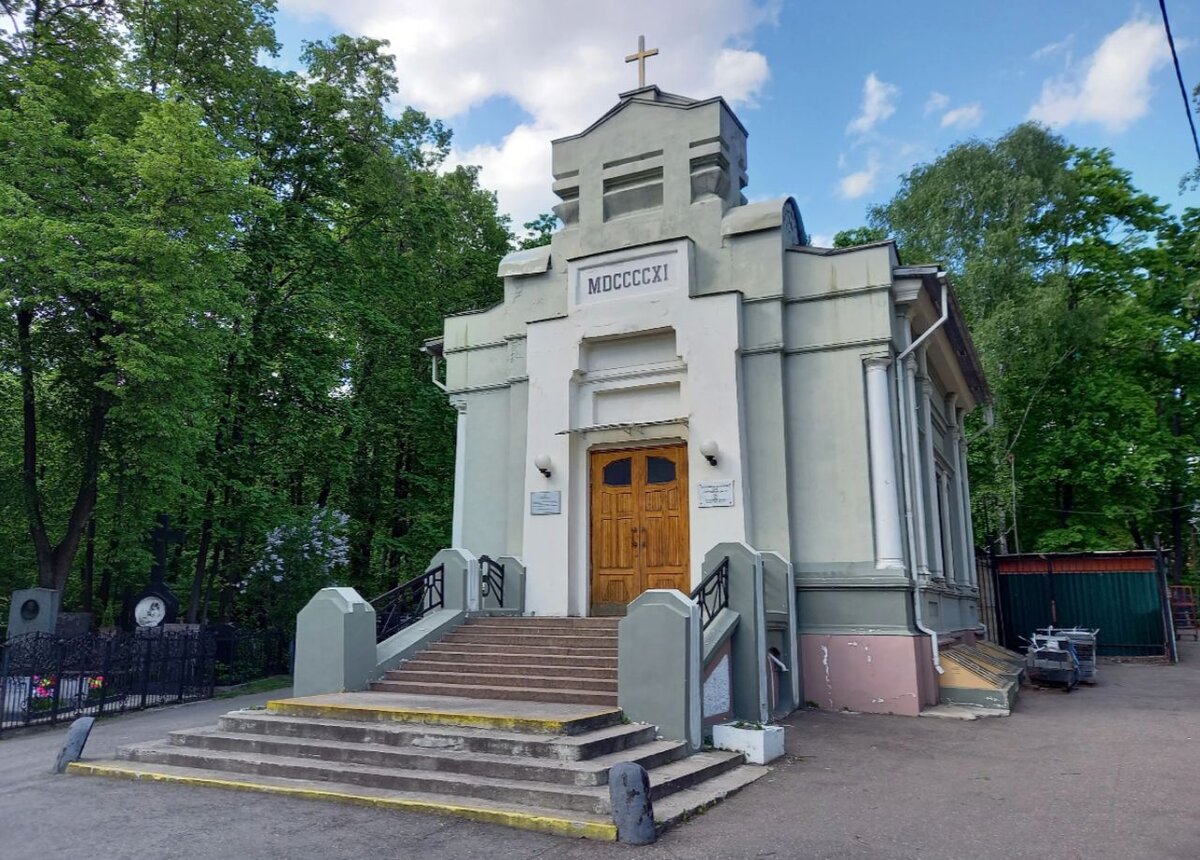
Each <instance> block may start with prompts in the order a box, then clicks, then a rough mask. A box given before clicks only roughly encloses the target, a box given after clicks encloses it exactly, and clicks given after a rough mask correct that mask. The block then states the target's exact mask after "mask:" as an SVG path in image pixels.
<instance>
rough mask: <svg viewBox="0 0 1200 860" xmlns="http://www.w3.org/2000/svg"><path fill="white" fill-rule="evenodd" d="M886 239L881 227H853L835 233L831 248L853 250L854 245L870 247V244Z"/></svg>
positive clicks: (885, 233)
mask: <svg viewBox="0 0 1200 860" xmlns="http://www.w3.org/2000/svg"><path fill="white" fill-rule="evenodd" d="M887 237H888V236H887V230H884V229H883V228H881V227H853V228H851V229H849V230H839V231H838V232H837V233H835V234H834V237H833V247H835V248H853V247H855V246H856V245H870V244H871V243H872V242H882V241H883V240H884V239H886V238H887Z"/></svg>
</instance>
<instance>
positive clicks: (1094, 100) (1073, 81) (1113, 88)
mask: <svg viewBox="0 0 1200 860" xmlns="http://www.w3.org/2000/svg"><path fill="white" fill-rule="evenodd" d="M1170 61H1171V55H1170V52H1169V51H1168V49H1167V40H1166V37H1165V36H1164V35H1163V30H1162V27H1161V26H1160V25H1159V24H1157V23H1155V22H1154V21H1151V20H1149V19H1145V20H1142V19H1135V20H1133V21H1129V22H1127V23H1125V24H1123V25H1121V26H1120V27H1118V28H1117V29H1116V30H1114V31H1113V32H1111V33H1109V34H1108V35H1107V36H1105V37H1104V41H1103V42H1101V43H1100V47H1099V48H1097V49H1096V52H1095V53H1094V54H1092V55H1091V56H1090V57H1088V58H1087V59H1086V60H1084V61H1083V63H1082V64H1081V67H1079V68H1075V69H1073V70H1069V71H1068V72H1067V74H1065V75H1062V76H1059V77H1056V78H1052V79H1050V80H1047V81H1045V82H1044V83H1043V84H1042V94H1041V97H1040V98H1039V99H1038V101H1037V103H1036V104H1035V105H1034V106H1033V107H1032V108H1030V109H1029V118H1030V119H1035V120H1038V121H1039V122H1044V123H1046V124H1047V125H1049V126H1053V127H1059V126H1065V125H1070V124H1072V123H1079V122H1093V123H1098V124H1099V125H1102V126H1104V128H1106V129H1108V130H1109V131H1114V132H1118V131H1123V130H1125V129H1126V128H1128V127H1129V125H1130V124H1131V123H1132V122H1133V121H1134V120H1136V119H1139V118H1140V117H1142V116H1144V115H1145V114H1146V113H1147V112H1148V111H1149V109H1150V95H1151V90H1152V87H1151V86H1150V77H1151V75H1153V74H1154V72H1156V71H1157V70H1158V69H1160V68H1162V67H1163V66H1165V65H1166V64H1167V63H1169V62H1170Z"/></svg>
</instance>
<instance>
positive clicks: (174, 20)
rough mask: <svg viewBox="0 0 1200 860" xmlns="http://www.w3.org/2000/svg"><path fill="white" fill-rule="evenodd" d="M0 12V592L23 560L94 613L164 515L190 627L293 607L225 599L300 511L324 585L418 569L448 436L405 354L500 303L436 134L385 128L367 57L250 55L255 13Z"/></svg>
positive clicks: (430, 531)
mask: <svg viewBox="0 0 1200 860" xmlns="http://www.w3.org/2000/svg"><path fill="white" fill-rule="evenodd" d="M5 8H6V11H9V12H11V13H12V20H13V21H15V22H17V24H18V25H17V26H15V27H14V28H13V29H12V30H10V31H6V32H5V33H4V34H3V35H2V36H0V54H2V56H0V60H3V63H2V64H0V70H2V71H3V74H4V75H5V78H6V83H7V84H9V86H8V87H6V88H5V90H4V93H3V94H0V171H2V175H0V242H3V247H4V248H5V253H4V255H3V256H2V257H0V275H3V281H2V286H0V289H3V290H4V291H5V295H4V298H5V299H6V301H5V303H4V306H5V307H6V308H8V309H9V311H8V315H6V316H5V317H3V318H0V361H2V363H0V367H3V368H4V371H3V372H0V386H2V392H0V393H3V394H8V395H11V397H8V398H4V399H3V400H0V438H3V440H4V441H5V443H6V444H5V445H2V446H0V488H3V489H5V490H8V491H9V492H7V493H5V494H4V495H3V496H2V497H0V512H2V513H3V514H4V516H3V517H0V557H2V558H4V559H5V560H6V563H5V564H4V565H3V566H0V588H4V587H11V586H15V585H18V584H19V585H24V584H26V583H27V580H26V578H25V577H26V576H27V573H26V571H29V570H30V569H31V568H32V569H36V570H37V571H38V578H39V581H40V582H41V583H42V584H44V585H51V586H53V587H57V588H60V589H65V591H66V600H67V602H68V604H69V603H71V602H75V603H77V604H80V605H82V606H83V607H84V608H92V604H93V600H94V601H95V603H96V604H97V606H96V608H97V609H98V610H100V611H103V610H104V609H106V608H109V609H111V606H112V603H113V601H114V600H115V599H116V598H117V596H118V595H119V594H120V593H121V592H122V590H124V589H125V588H126V587H128V586H132V585H136V584H138V583H139V582H141V581H143V580H144V577H145V571H146V567H147V560H148V559H147V553H146V549H145V546H144V539H143V536H144V535H145V533H146V531H147V530H148V529H149V528H150V527H151V526H152V525H153V522H154V517H155V515H156V514H157V513H160V512H166V513H170V514H171V515H172V517H173V518H174V519H175V521H176V522H177V523H178V524H179V525H181V526H183V528H184V530H185V533H186V535H187V538H186V541H185V542H184V543H183V544H181V545H179V546H178V547H177V549H176V552H175V553H174V555H173V556H172V557H171V559H170V560H169V581H170V582H171V584H172V585H173V587H175V589H176V591H177V593H181V594H186V595H188V601H187V603H188V609H187V615H188V618H189V620H202V619H204V618H206V617H211V615H212V614H214V613H215V614H219V615H221V616H222V617H233V618H237V619H240V620H242V621H244V622H247V623H266V622H269V621H272V620H275V621H278V620H279V619H280V618H284V617H286V616H288V614H289V612H290V610H289V609H288V607H289V606H290V605H291V603H290V601H294V600H295V599H297V598H296V596H295V595H294V594H291V595H290V596H288V597H287V599H286V600H284V599H276V598H275V597H272V599H271V601H269V603H270V604H271V605H270V606H269V607H268V606H264V605H263V601H261V600H259V599H258V597H256V596H255V595H256V594H258V595H261V594H272V593H273V592H271V591H270V589H267V590H262V589H257V586H256V589H251V590H250V592H248V593H247V594H242V593H241V591H240V589H239V583H241V582H243V581H246V580H247V578H248V577H250V573H251V571H254V570H258V571H262V570H264V569H265V567H264V566H263V564H262V561H263V558H264V553H265V552H267V551H268V550H269V547H270V545H271V541H272V540H275V541H276V543H278V539H279V536H280V535H291V534H296V533H297V532H296V529H298V528H300V527H301V526H303V525H304V524H305V523H312V522H313V521H314V517H317V518H318V519H319V518H320V517H321V516H324V515H323V514H322V513H321V512H323V511H329V512H332V511H344V512H345V513H346V514H347V515H348V518H347V520H346V522H345V523H344V529H343V526H342V525H339V527H338V528H339V534H341V532H342V531H344V533H345V534H344V537H345V539H346V541H347V559H346V560H347V562H348V564H347V565H341V564H339V565H337V566H336V567H337V572H336V573H335V574H332V575H336V576H338V577H339V578H341V579H342V580H343V581H347V582H349V583H351V584H354V585H356V586H358V587H360V588H362V589H364V590H365V591H367V592H368V593H370V592H371V590H372V589H374V588H381V587H382V584H383V583H384V582H387V583H389V584H391V583H394V582H395V581H397V580H403V579H407V578H408V577H410V576H412V575H414V574H417V573H420V572H421V570H422V569H423V567H424V565H425V563H426V562H427V561H428V559H429V558H430V557H431V556H432V555H433V553H434V552H435V551H436V550H437V549H439V548H440V547H441V546H443V545H444V544H445V542H446V540H447V538H448V533H449V527H448V524H449V508H448V506H449V500H448V494H447V493H446V492H445V490H444V488H445V487H446V486H447V485H448V484H449V483H450V482H451V478H452V472H453V469H452V460H453V445H454V423H453V411H452V410H451V409H449V407H448V405H447V404H446V402H445V399H444V395H443V394H442V393H441V392H440V391H438V390H437V389H436V388H435V387H434V386H432V385H431V384H430V383H429V381H428V373H429V369H428V365H427V364H426V363H425V360H424V359H423V358H422V357H421V356H420V355H419V353H418V347H419V346H420V344H421V342H422V340H423V339H425V338H427V337H430V336H432V335H435V334H437V333H438V332H439V330H440V327H441V321H442V318H443V317H444V316H445V315H446V314H447V313H452V312H456V311H461V310H465V309H467V308H470V307H476V306H480V305H484V304H489V303H491V302H493V301H495V300H496V298H497V297H498V296H499V294H500V293H499V290H500V285H499V282H498V280H497V278H496V275H495V272H496V264H497V262H498V260H499V258H500V257H501V256H502V255H503V254H504V253H505V252H506V250H507V249H508V247H509V244H510V241H511V237H510V235H509V233H508V230H507V222H506V220H505V219H504V218H502V217H500V216H499V215H498V214H497V212H496V202H495V197H494V195H492V194H490V193H488V192H485V191H483V190H482V189H480V187H479V184H478V175H477V172H476V171H475V170H473V169H470V168H461V167H460V168H457V169H455V170H452V171H447V170H445V169H444V167H443V165H444V160H445V158H446V155H447V153H448V151H449V142H450V133H449V131H448V130H447V129H445V128H444V127H443V126H442V125H441V124H440V123H437V122H435V121H432V120H430V119H429V118H427V117H425V116H424V115H423V114H421V113H419V112H417V111H413V110H406V111H403V112H401V113H399V114H397V115H394V114H392V113H390V112H389V110H388V104H389V100H390V99H391V98H392V97H393V96H394V95H395V92H396V77H395V74H396V72H395V66H394V62H393V59H392V58H391V57H390V56H389V55H388V54H387V52H386V44H385V43H382V42H379V41H377V40H371V39H354V38H350V37H346V36H337V37H334V38H333V39H330V40H329V41H328V42H319V43H312V44H310V45H307V46H306V48H305V51H304V55H303V62H304V64H305V72H304V74H298V73H293V72H284V71H279V70H277V69H274V68H271V67H269V66H266V65H263V64H262V63H261V62H260V55H261V54H262V53H263V52H268V53H269V52H271V51H273V50H274V48H275V40H274V34H273V32H272V29H271V22H270V16H271V12H272V10H273V4H271V3H269V2H254V0H213V2H212V3H206V4H203V5H202V6H198V7H197V6H195V5H194V4H193V5H190V6H189V5H188V4H184V3H181V2H179V0H148V2H139V3H137V4H134V3H118V4H115V5H113V4H101V3H99V2H96V3H94V4H89V3H84V4H79V3H66V2H39V3H36V4H25V3H20V2H17V3H14V2H11V0H10V2H9V3H7V4H6V7H5ZM14 452H15V453H14ZM314 508H315V512H314ZM339 522H340V521H339ZM81 550H82V551H81ZM76 571H78V573H79V575H78V576H74V575H73V573H75V572H76ZM293 573H294V574H295V575H294V576H291V575H289V577H288V579H287V581H288V582H289V583H293V584H294V583H301V584H303V583H307V582H308V581H309V577H307V575H306V574H304V572H303V571H299V570H297V571H293ZM273 575H274V574H272V576H273ZM93 577H95V581H96V582H97V583H98V587H97V588H95V589H93V585H94V582H93ZM259 579H261V577H260V578H259ZM271 581H272V582H273V580H271ZM301 587H303V586H301ZM272 607H273V608H272ZM281 607H282V609H281Z"/></svg>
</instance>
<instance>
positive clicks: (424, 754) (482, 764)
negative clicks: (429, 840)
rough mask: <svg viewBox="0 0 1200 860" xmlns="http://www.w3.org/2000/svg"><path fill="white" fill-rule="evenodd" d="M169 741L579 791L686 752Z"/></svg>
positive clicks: (193, 735) (680, 748)
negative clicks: (571, 756) (625, 765)
mask: <svg viewBox="0 0 1200 860" xmlns="http://www.w3.org/2000/svg"><path fill="white" fill-rule="evenodd" d="M168 741H169V742H170V743H171V744H172V745H174V746H179V747H188V748H193V749H205V750H222V751H226V752H236V753H249V754H254V755H272V756H283V757H285V758H303V759H317V760H319V761H322V762H327V763H350V764H362V765H368V766H371V767H381V768H401V769H406V770H415V771H436V772H438V773H457V774H468V775H474V776H487V777H497V778H500V779H513V780H520V781H532V782H548V783H555V784H559V785H583V786H589V785H590V786H597V785H608V771H609V768H611V767H612V766H613V765H614V764H617V763H618V762H623V761H634V762H637V763H638V764H640V765H641V766H642V767H644V768H646V769H648V770H649V769H651V768H654V767H658V766H659V765H663V764H667V763H669V762H672V761H676V760H678V759H680V758H682V757H683V756H684V755H685V754H686V753H687V748H686V746H685V745H684V744H683V743H680V742H678V741H658V740H653V741H650V742H649V743H645V744H642V745H640V746H638V747H636V748H634V749H630V750H621V751H618V752H613V753H608V754H605V755H603V756H597V757H595V758H591V759H587V760H583V761H578V760H576V761H571V760H566V761H564V760H561V759H554V758H546V757H541V758H533V757H527V756H524V755H503V754H501V755H497V754H493V753H473V754H471V755H469V756H464V755H463V754H462V752H461V751H460V750H457V749H446V748H437V747H433V748H428V747H421V746H415V745H410V746H406V747H396V746H393V745H390V744H375V743H346V742H344V741H328V740H315V739H310V738H295V737H291V738H289V737H279V736H275V735H264V734H257V733H245V734H243V733H235V732H228V731H223V730H222V729H220V728H219V727H214V728H211V729H189V730H186V731H176V732H171V733H170V735H169V736H168Z"/></svg>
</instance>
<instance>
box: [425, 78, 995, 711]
mask: <svg viewBox="0 0 1200 860" xmlns="http://www.w3.org/2000/svg"><path fill="white" fill-rule="evenodd" d="M747 136H748V135H747V131H746V128H745V127H744V126H743V125H742V123H741V122H740V121H739V119H738V117H737V116H736V115H735V114H734V112H733V111H732V110H731V109H730V107H729V105H728V104H726V102H725V101H724V100H723V99H721V98H719V97H714V98H708V99H700V100H696V99H691V98H684V97H682V96H678V95H672V94H670V93H666V92H662V91H661V90H659V89H658V88H657V87H655V86H643V87H641V88H639V89H636V90H633V91H631V92H627V93H624V94H623V95H621V96H620V99H619V101H618V103H617V104H616V105H615V106H614V107H613V108H612V109H611V110H609V111H608V112H607V113H606V114H604V115H603V116H602V117H600V118H599V119H598V120H596V122H595V123H593V124H592V125H591V126H590V127H588V128H586V129H583V130H582V131H580V132H579V133H578V134H576V135H573V136H571V137H565V138H562V139H559V140H556V141H554V142H553V177H552V179H553V185H552V188H553V191H554V194H555V195H556V196H557V198H558V200H559V201H560V202H559V203H558V205H557V206H555V213H556V214H557V216H558V217H559V219H560V220H561V222H562V225H563V226H562V229H560V230H559V231H558V232H557V233H555V234H554V236H553V238H552V241H551V242H550V244H549V245H546V246H543V247H539V248H534V249H531V250H523V251H515V252H513V253H511V254H509V255H508V256H507V257H505V258H504V260H503V261H502V262H501V264H500V269H499V274H500V276H501V277H502V278H503V280H504V299H503V301H502V302H501V303H500V304H497V305H496V306H495V307H492V308H488V309H486V310H480V311H474V312H469V313H464V314H459V315H456V316H452V317H450V318H448V319H447V320H446V321H445V329H444V334H443V336H442V337H441V338H438V339H435V340H432V341H430V342H428V343H427V344H426V347H425V349H426V351H427V352H429V353H431V354H432V355H433V360H434V373H435V382H437V384H439V385H441V386H443V387H444V388H445V390H446V392H447V394H448V396H449V400H450V403H451V404H452V405H453V406H454V408H455V409H457V411H458V433H457V472H456V481H455V488H454V493H455V496H454V523H453V546H455V547H462V548H464V549H466V550H469V551H471V552H473V553H475V554H477V555H482V554H488V555H489V556H493V557H499V556H507V557H512V558H515V559H519V560H520V562H521V564H522V565H523V566H524V570H525V594H524V606H523V612H524V614H525V615H527V616H578V617H590V616H601V615H620V614H623V613H624V611H625V607H626V606H627V605H628V604H629V603H630V602H631V601H633V600H634V599H635V598H637V597H638V596H639V595H640V594H642V593H643V592H644V591H646V590H649V589H677V590H679V591H681V592H683V593H684V594H688V593H690V592H691V591H692V590H693V589H694V588H695V587H696V586H697V585H698V584H699V583H700V582H701V580H702V579H703V577H704V576H705V574H706V573H708V571H707V570H705V569H704V559H705V555H706V553H707V552H709V550H710V549H711V548H712V547H714V546H715V545H717V544H722V543H729V542H739V543H743V544H745V545H747V546H749V547H751V548H753V550H755V551H758V552H770V553H775V554H777V555H778V556H781V557H782V559H784V560H785V561H786V562H789V563H790V565H791V573H792V577H793V580H794V601H795V620H796V630H797V633H796V635H797V637H798V643H797V644H798V647H799V652H800V654H801V658H802V660H801V662H802V670H803V693H802V696H801V701H808V702H813V703H816V704H817V705H819V706H821V707H828V708H843V707H845V708H851V709H853V710H860V711H874V712H883V713H898V714H916V713H918V712H919V711H920V709H921V708H922V707H924V706H927V705H930V704H934V703H936V702H937V701H938V684H939V677H940V675H941V673H942V665H941V663H942V660H943V656H944V649H946V648H947V647H949V646H952V645H955V644H963V643H965V644H968V645H969V644H971V643H972V642H974V641H975V639H976V638H977V637H978V636H979V635H980V634H981V632H982V627H981V624H980V616H979V611H978V593H979V592H978V588H977V579H976V570H975V553H974V536H973V535H972V531H971V517H970V510H971V506H970V489H969V486H968V481H967V470H966V440H965V437H964V434H963V419H964V416H966V415H967V414H968V413H969V412H971V411H972V410H973V409H975V408H977V407H978V406H980V405H981V404H986V402H987V400H988V397H989V393H988V389H987V384H986V382H985V380H984V376H983V373H982V370H981V367H980V362H979V358H978V356H977V354H976V352H975V350H974V347H973V345H972V343H971V338H970V335H969V333H968V331H967V328H966V325H965V322H964V320H963V316H962V313H961V311H960V309H959V306H958V304H957V302H956V300H955V296H954V291H953V288H952V286H951V284H950V281H949V278H948V276H947V274H946V272H945V271H944V270H943V269H942V268H941V267H939V266H938V265H934V264H930V265H912V264H910V263H909V262H908V261H901V260H900V258H899V256H898V254H897V251H896V247H895V245H894V244H893V243H892V242H890V241H885V242H878V243H874V244H870V245H864V246H860V247H855V248H847V249H827V248H818V247H814V246H813V245H811V244H810V241H809V236H808V235H807V233H806V231H805V228H804V222H803V219H802V218H801V214H800V212H799V210H798V208H797V205H796V202H795V201H794V200H793V199H791V198H783V199H777V200H769V201H764V202H756V203H749V202H748V201H747V198H746V196H745V194H744V189H745V188H746V186H747V183H748V173H747V163H748V159H747ZM548 179H550V177H548ZM443 366H444V371H443V369H442V367H443ZM443 374H444V376H443Z"/></svg>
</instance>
